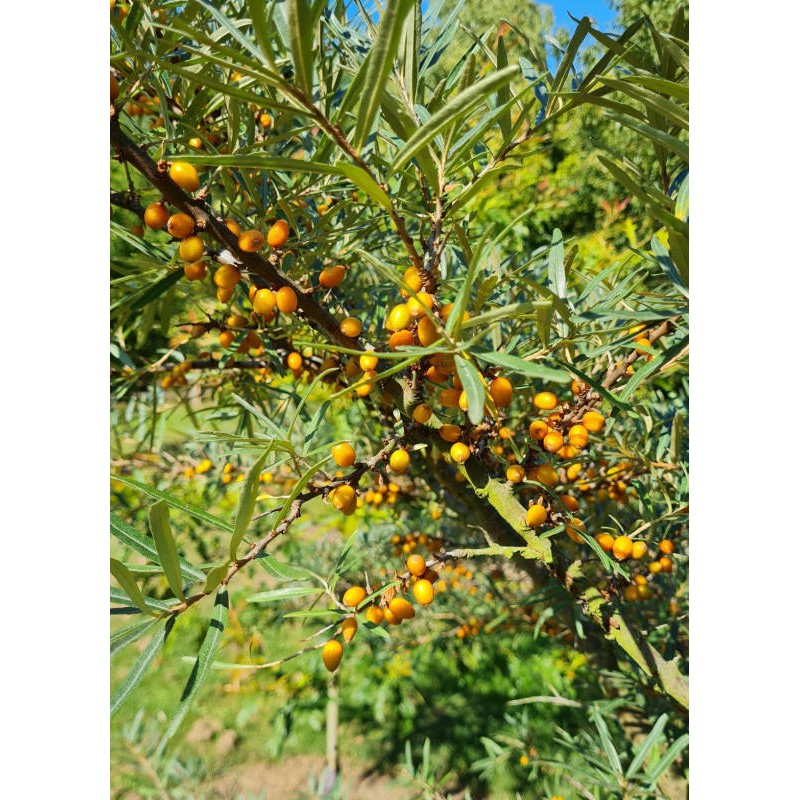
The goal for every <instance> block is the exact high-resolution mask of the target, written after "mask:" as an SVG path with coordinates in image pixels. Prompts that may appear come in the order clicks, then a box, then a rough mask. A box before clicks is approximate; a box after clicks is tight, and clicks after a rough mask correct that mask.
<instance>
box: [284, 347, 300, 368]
mask: <svg viewBox="0 0 800 800" xmlns="http://www.w3.org/2000/svg"><path fill="white" fill-rule="evenodd" d="M286 366H287V367H289V369H290V370H292V372H297V371H298V370H300V369H302V368H303V356H301V355H300V353H298V352H297V351H296V350H292V352H291V353H289V355H288V356H286Z"/></svg>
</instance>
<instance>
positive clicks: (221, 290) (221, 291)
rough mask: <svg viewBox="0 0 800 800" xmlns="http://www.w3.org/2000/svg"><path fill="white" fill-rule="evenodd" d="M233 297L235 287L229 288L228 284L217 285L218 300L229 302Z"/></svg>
mask: <svg viewBox="0 0 800 800" xmlns="http://www.w3.org/2000/svg"><path fill="white" fill-rule="evenodd" d="M231 297H233V289H229V288H227V287H226V286H219V287H217V300H219V302H220V303H227V302H228V300H230V299H231Z"/></svg>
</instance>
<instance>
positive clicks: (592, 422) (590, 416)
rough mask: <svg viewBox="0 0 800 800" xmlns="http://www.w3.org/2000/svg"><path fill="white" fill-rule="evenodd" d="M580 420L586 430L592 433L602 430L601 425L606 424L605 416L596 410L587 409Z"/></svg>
mask: <svg viewBox="0 0 800 800" xmlns="http://www.w3.org/2000/svg"><path fill="white" fill-rule="evenodd" d="M582 422H583V425H584V427H585V428H586V430H588V431H591V432H592V433H597V432H598V431H601V430H603V427H604V426H605V424H606V420H605V417H604V416H603V415H602V414H601V413H599V412H598V411H587V412H586V413H585V414H584V415H583V420H582Z"/></svg>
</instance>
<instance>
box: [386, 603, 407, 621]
mask: <svg viewBox="0 0 800 800" xmlns="http://www.w3.org/2000/svg"><path fill="white" fill-rule="evenodd" d="M383 617H384V619H385V620H386V621H387V622H388V623H389V624H390V625H399V624H400V623H401V622H402V621H403V620H402V619H401V618H400V617H398V616H397V614H395V613H394V612H393V611H392V609H391V608H389V607H388V606H387V607H386V608H384V609H383Z"/></svg>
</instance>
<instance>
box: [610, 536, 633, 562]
mask: <svg viewBox="0 0 800 800" xmlns="http://www.w3.org/2000/svg"><path fill="white" fill-rule="evenodd" d="M611 549H612V552H613V553H614V556H615V558H618V559H619V560H620V561H624V560H625V559H626V558H628V556H630V554H631V553H632V552H633V542H632V541H631V538H630V536H617V538H616V539H614V546H613V547H612V548H611Z"/></svg>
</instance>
